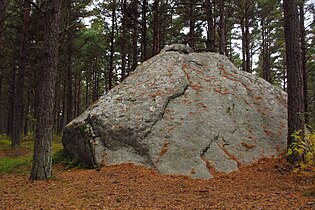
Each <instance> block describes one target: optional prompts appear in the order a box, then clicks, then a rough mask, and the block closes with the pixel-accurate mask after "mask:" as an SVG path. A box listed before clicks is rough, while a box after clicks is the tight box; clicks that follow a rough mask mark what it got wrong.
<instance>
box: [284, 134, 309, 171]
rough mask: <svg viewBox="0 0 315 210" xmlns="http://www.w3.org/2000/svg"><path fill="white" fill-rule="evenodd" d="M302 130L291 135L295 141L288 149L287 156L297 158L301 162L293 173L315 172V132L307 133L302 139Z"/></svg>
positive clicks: (296, 164)
mask: <svg viewBox="0 0 315 210" xmlns="http://www.w3.org/2000/svg"><path fill="white" fill-rule="evenodd" d="M301 132H302V130H298V131H294V133H293V134H291V137H293V141H292V143H291V145H290V147H289V148H288V152H287V156H291V155H294V156H297V157H300V160H299V161H298V162H297V163H295V164H294V169H293V171H295V172H299V171H315V132H313V133H307V134H305V135H304V138H302V135H301Z"/></svg>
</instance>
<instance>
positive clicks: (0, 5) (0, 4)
mask: <svg viewBox="0 0 315 210" xmlns="http://www.w3.org/2000/svg"><path fill="white" fill-rule="evenodd" d="M4 14H5V2H4V0H0V38H1V37H2V34H3V29H4Z"/></svg>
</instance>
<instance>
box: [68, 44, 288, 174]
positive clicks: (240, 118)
mask: <svg viewBox="0 0 315 210" xmlns="http://www.w3.org/2000/svg"><path fill="white" fill-rule="evenodd" d="M286 100H287V99H286V93H285V92H284V91H282V90H280V89H279V88H277V87H274V86H272V85H271V84H269V83H268V82H266V81H265V80H263V79H261V78H258V77H256V76H254V75H252V74H250V73H247V72H243V71H239V70H238V69H237V68H236V67H235V66H234V65H233V64H232V63H231V62H230V61H229V60H228V59H227V58H226V57H225V56H222V55H218V54H215V53H209V52H205V53H194V52H192V50H191V49H190V48H188V47H187V46H184V45H178V44H175V45H171V46H167V47H165V48H164V50H162V51H161V53H160V54H158V55H156V56H155V57H153V58H151V59H149V60H148V61H146V62H144V63H142V64H141V65H140V66H139V67H138V68H137V69H136V70H135V71H134V72H133V73H132V74H131V75H130V76H129V77H128V78H127V79H126V80H124V81H123V82H122V83H121V84H119V85H117V86H116V87H115V88H114V89H112V90H111V91H110V92H109V93H107V94H106V95H104V96H103V97H101V99H100V100H99V101H98V102H96V103H95V104H94V105H93V106H91V107H90V108H89V109H88V110H86V111H85V112H84V113H83V114H82V115H81V116H79V117H78V118H76V119H75V120H73V121H72V122H70V123H69V124H68V125H67V127H66V130H65V132H64V135H63V138H62V143H63V145H64V152H65V153H66V154H67V155H70V156H72V157H74V158H78V159H80V160H82V161H84V162H85V163H86V164H88V165H90V166H91V167H100V166H102V165H112V164H120V163H125V162H131V163H134V164H141V165H144V166H147V167H151V168H153V169H155V170H157V171H159V172H160V173H163V174H178V175H187V176H190V177H193V178H203V179H207V178H211V177H212V176H213V175H214V174H215V173H216V172H225V173H228V172H232V171H236V170H238V168H239V167H240V166H241V165H244V164H251V163H253V162H255V161H257V160H258V159H259V158H262V157H272V156H277V155H278V154H279V152H281V151H282V150H283V149H284V148H285V147H286V134H287V105H286V104H287V103H286Z"/></svg>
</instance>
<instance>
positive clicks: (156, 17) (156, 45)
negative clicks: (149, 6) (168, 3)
mask: <svg viewBox="0 0 315 210" xmlns="http://www.w3.org/2000/svg"><path fill="white" fill-rule="evenodd" d="M160 19H161V11H160V1H159V0H155V1H154V3H153V55H156V54H158V53H159V52H160V50H161V45H160V42H161V23H160Z"/></svg>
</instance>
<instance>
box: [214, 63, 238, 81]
mask: <svg viewBox="0 0 315 210" xmlns="http://www.w3.org/2000/svg"><path fill="white" fill-rule="evenodd" d="M218 68H219V70H220V71H221V72H222V74H223V76H224V77H226V78H228V79H231V78H233V79H235V75H233V74H231V73H229V72H228V71H226V70H225V68H224V65H223V64H222V63H220V64H219V66H218ZM233 79H232V80H233Z"/></svg>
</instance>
